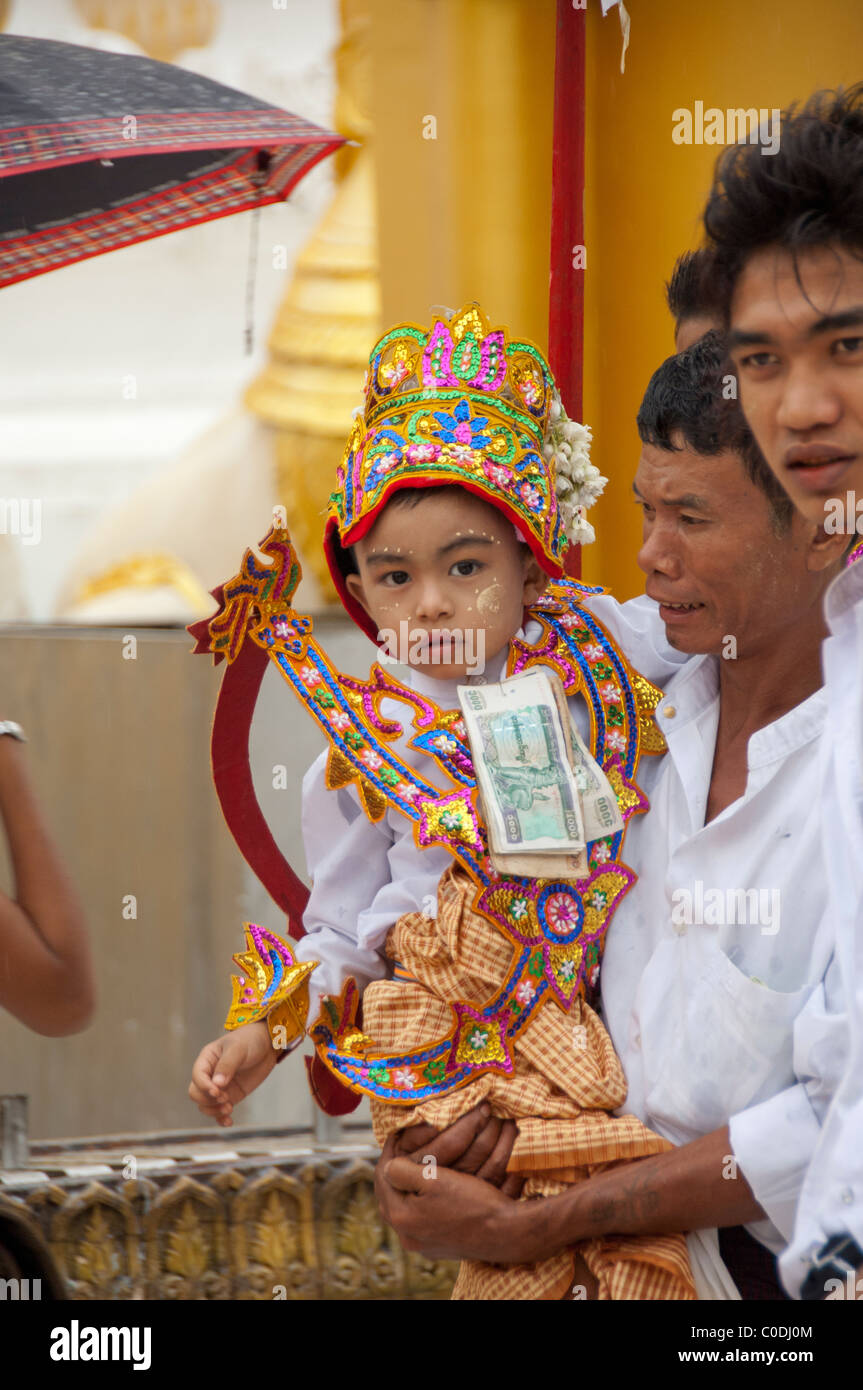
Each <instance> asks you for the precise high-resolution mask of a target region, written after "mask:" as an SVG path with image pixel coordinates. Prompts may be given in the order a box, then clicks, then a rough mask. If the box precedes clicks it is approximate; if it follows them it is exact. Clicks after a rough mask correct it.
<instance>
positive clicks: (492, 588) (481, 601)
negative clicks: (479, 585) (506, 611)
mask: <svg viewBox="0 0 863 1390" xmlns="http://www.w3.org/2000/svg"><path fill="white" fill-rule="evenodd" d="M502 596H503V589H502V588H501V586H500V585H499V584H498V583H497V582H496V581H495V583H494V584H489V586H488V588H487V589H482V590H480V592H479V593H478V594H477V596H476V606H477V609H478V611H479V612H480V613H483V614H485V613H499V612H500V601H501V597H502Z"/></svg>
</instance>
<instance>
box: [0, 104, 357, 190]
mask: <svg viewBox="0 0 863 1390" xmlns="http://www.w3.org/2000/svg"><path fill="white" fill-rule="evenodd" d="M131 114H134V116H135V120H136V122H137V124H136V127H135V139H134V140H124V139H122V138H118V134H117V131H118V126H119V125H120V124H121V122H122V117H120V116H110V117H107V116H105V117H102V116H99V117H93V118H91V119H89V120H78V121H54V122H50V123H47V124H45V125H29V126H11V127H0V178H2V177H4V176H5V177H8V176H9V175H14V174H26V173H32V172H34V171H35V170H38V169H52V168H56V167H57V166H58V165H62V164H79V163H80V162H81V161H82V160H88V159H97V158H101V159H106V158H112V159H123V158H128V157H130V156H131V157H134V156H135V155H141V154H170V153H175V152H179V151H181V150H196V149H200V150H206V149H220V148H221V149H248V148H249V147H250V146H252V147H254V148H255V149H258V148H267V147H269V146H273V147H278V146H285V145H294V146H297V145H317V144H320V143H321V141H323V142H324V143H330V144H331V143H333V142H335V143H336V144H337V145H342V144H344V142H345V137H344V136H341V135H337V134H335V132H333V131H330V130H324V129H322V128H319V127H318V126H314V125H312V124H311V123H310V122H309V121H306V120H303V119H302V117H300V116H294V115H292V114H291V113H290V112H285V111H280V110H279V109H278V107H271V108H263V109H258V110H250V111H247V110H236V111H225V112H218V111H212V112H210V111H199V112H176V113H172V112H165V113H157V112H152V113H148V112H144V113H142V114H140V113H138V112H137V111H136V112H134V113H131ZM220 127H223V129H221V130H220ZM196 128H197V129H196ZM166 131H167V132H168V136H169V137H170V138H166V136H165V134H164V132H166ZM16 146H18V147H20V148H17V149H16V148H15V147H16ZM40 147H42V148H43V149H44V153H43V154H42V155H40V154H39V149H40Z"/></svg>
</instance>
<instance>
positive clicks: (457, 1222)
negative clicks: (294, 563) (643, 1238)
mask: <svg viewBox="0 0 863 1390" xmlns="http://www.w3.org/2000/svg"><path fill="white" fill-rule="evenodd" d="M726 366H727V364H726V362H725V357H724V349H723V346H722V344H721V342H720V341H719V340H718V338H717V336H716V335H715V334H711V335H708V336H707V337H706V338H705V339H703V340H702V341H700V342H698V343H697V344H696V345H695V346H694V347H692V348H691V349H690V350H689V351H688V352H686V353H684V354H682V355H679V356H676V357H672V358H669V359H668V361H666V362H664V363H663V364H662V366H661V367H660V368H659V369H658V371H657V372H655V373H654V376H653V377H652V379H651V382H650V385H649V386H648V388H647V392H646V394H645V397H644V401H643V403H642V407H641V410H640V412H639V417H638V427H639V433H640V436H641V439H642V442H643V450H642V455H641V459H640V462H639V465H638V471H637V473H636V476H635V482H634V491H635V496H636V501H637V502H638V504H639V506H640V507H641V508H642V511H643V514H644V541H643V546H642V549H641V551H640V554H639V563H640V565H641V567H642V569H643V570H644V571H645V574H646V577H647V582H646V588H647V594H648V596H649V597H650V598H652V599H653V600H655V601H656V603H657V604H658V605H659V616H660V617H661V619H662V621H663V623H664V625H665V631H666V636H667V639H668V641H669V642H670V644H671V645H672V646H673V647H675V648H676V649H677V650H679V651H680V652H684V653H688V654H691V659H690V660H688V661H686V662H685V664H684V665H683V666H682V669H681V670H680V672H679V673H678V674H677V675H675V676H674V677H673V678H672V679H671V681H670V682H669V684H668V685H667V688H666V695H665V698H664V699H663V700H662V701H661V702H660V705H659V709H658V710H657V722H658V724H659V727H660V728H661V730H662V732H663V734H664V736H665V739H666V742H667V744H668V752H667V754H666V755H665V756H664V757H663V758H657V759H647V760H645V763H643V764H642V766H641V767H640V769H639V774H640V776H641V784H642V786H643V789H644V791H645V793H646V795H647V797H648V799H649V801H650V806H651V809H650V812H649V814H648V815H646V816H643V817H641V816H639V817H636V818H634V819H633V821H632V823H631V825H630V827H629V830H628V837H627V863H628V864H630V866H631V867H632V868H633V869H634V870H635V871H636V873H637V874H638V882H637V883H636V884H635V886H634V887H633V889H632V891H631V892H630V893H629V894H628V895H627V897H626V898H625V899H624V901H623V902H622V903H621V904H620V906H619V907H618V910H617V914H616V917H615V920H614V922H613V923H612V925H611V928H610V930H609V933H608V938H607V942H606V947H605V956H604V960H603V965H602V973H601V986H602V1001H603V1014H604V1020H605V1023H606V1026H607V1027H608V1030H609V1032H610V1034H611V1037H612V1040H613V1042H614V1045H615V1050H616V1051H617V1053H618V1055H619V1057H620V1059H621V1061H622V1063H623V1067H624V1072H625V1074H626V1078H627V1083H628V1087H629V1090H628V1095H627V1100H626V1103H625V1105H624V1107H623V1109H624V1111H626V1112H627V1113H632V1114H635V1115H636V1116H638V1117H639V1118H640V1119H641V1120H642V1121H643V1122H644V1123H646V1124H648V1125H649V1126H650V1127H651V1128H652V1129H654V1130H655V1131H657V1132H658V1133H660V1134H662V1135H664V1136H665V1137H666V1138H668V1139H670V1140H671V1141H672V1142H673V1143H674V1144H675V1145H676V1146H677V1147H676V1148H675V1149H673V1150H672V1151H671V1152H669V1153H665V1154H660V1155H657V1156H656V1157H653V1158H649V1159H644V1160H641V1161H639V1162H637V1163H633V1164H629V1165H622V1166H616V1167H614V1168H612V1169H610V1170H609V1171H607V1172H604V1173H601V1174H599V1175H597V1176H594V1177H592V1178H591V1179H590V1180H589V1181H587V1182H584V1183H582V1184H581V1185H580V1186H578V1187H577V1188H573V1189H572V1190H571V1191H570V1192H567V1193H564V1194H562V1195H561V1196H559V1197H553V1198H548V1199H544V1200H538V1201H531V1202H529V1203H519V1202H515V1201H512V1200H511V1199H510V1198H509V1197H506V1196H504V1195H503V1194H502V1193H499V1192H497V1191H496V1190H495V1188H494V1187H492V1186H490V1185H489V1184H488V1183H481V1182H477V1181H476V1179H475V1178H472V1177H469V1176H466V1175H464V1174H463V1173H457V1172H452V1171H451V1170H448V1169H447V1168H446V1167H445V1165H447V1164H452V1163H453V1162H454V1161H455V1160H456V1159H457V1158H458V1157H459V1156H460V1155H461V1153H462V1148H463V1147H465V1146H466V1145H467V1144H468V1143H469V1142H470V1139H471V1134H470V1133H467V1130H469V1129H470V1125H471V1124H472V1123H478V1122H476V1121H473V1120H472V1119H471V1117H469V1116H465V1117H464V1118H463V1120H462V1121H459V1122H458V1125H457V1126H453V1128H452V1130H451V1131H445V1132H444V1134H443V1135H441V1136H440V1137H439V1138H438V1139H434V1138H433V1137H432V1136H430V1135H429V1134H427V1133H425V1132H423V1133H421V1134H417V1135H414V1136H413V1137H411V1133H410V1131H408V1132H407V1144H408V1147H410V1146H412V1145H413V1144H418V1145H419V1147H418V1148H417V1150H416V1153H417V1155H419V1156H427V1155H429V1154H434V1155H435V1157H436V1158H437V1161H438V1169H437V1181H435V1182H433V1183H429V1182H424V1181H423V1179H422V1169H421V1168H420V1167H418V1166H417V1162H416V1161H415V1162H411V1161H410V1160H409V1159H407V1158H404V1157H402V1158H398V1157H392V1155H393V1154H394V1153H395V1152H396V1150H395V1145H394V1144H391V1145H389V1146H388V1148H387V1149H386V1150H385V1151H384V1159H383V1160H382V1162H381V1164H380V1165H379V1173H378V1180H377V1188H378V1194H379V1200H380V1202H381V1208H382V1211H383V1213H384V1215H385V1217H386V1219H387V1220H389V1221H390V1222H391V1224H393V1225H394V1226H395V1227H396V1229H397V1231H398V1232H399V1234H400V1236H401V1237H402V1239H403V1240H404V1241H405V1242H406V1243H407V1246H408V1248H409V1249H421V1250H423V1251H424V1252H425V1253H426V1254H429V1255H434V1256H437V1257H442V1256H462V1257H468V1258H481V1259H487V1260H489V1261H492V1262H496V1263H531V1262H533V1261H534V1260H537V1259H541V1258H545V1257H546V1256H547V1255H549V1254H552V1253H554V1252H556V1251H558V1250H561V1249H564V1248H566V1247H568V1246H572V1245H576V1244H577V1243H578V1242H579V1241H581V1240H584V1239H587V1238H590V1237H591V1236H595V1235H606V1234H610V1233H616V1234H618V1235H621V1236H625V1235H627V1234H637V1233H639V1232H646V1231H651V1232H653V1233H656V1234H661V1233H665V1232H669V1233H670V1232H673V1231H677V1230H688V1231H692V1232H695V1233H696V1235H694V1236H693V1237H691V1238H690V1257H691V1261H692V1266H693V1271H694V1273H695V1276H696V1282H697V1284H698V1287H699V1294H700V1296H701V1297H712V1298H723V1297H724V1298H736V1297H742V1298H745V1299H751V1298H781V1297H783V1294H782V1291H781V1289H780V1287H779V1285H778V1281H777V1278H776V1272H775V1256H776V1254H777V1253H778V1252H779V1251H781V1250H782V1249H783V1248H784V1246H785V1244H786V1242H787V1240H788V1239H789V1237H790V1235H791V1231H792V1226H793V1220H794V1213H795V1209H796V1205H797V1199H798V1196H799V1190H800V1184H801V1182H802V1179H803V1175H804V1173H805V1171H806V1168H807V1166H808V1164H809V1161H810V1159H811V1156H812V1153H813V1151H814V1148H815V1145H816V1142H817V1138H818V1133H819V1123H820V1119H821V1116H822V1115H823V1112H824V1110H825V1109H826V1106H827V1103H828V1101H829V1096H830V1089H831V1086H832V1085H833V1084H834V1080H835V1075H836V1074H837V1073H838V1071H839V1069H840V1065H841V1048H842V1046H843V1043H844V1029H843V1026H842V1019H841V1016H840V1014H839V1010H838V994H837V989H836V988H835V985H834V980H833V977H832V975H831V974H830V964H831V959H832V953H833V936H832V924H831V921H830V919H829V916H827V915H825V913H824V903H823V887H822V883H823V868H822V845H821V835H820V820H819V815H818V806H817V800H818V796H817V793H818V781H819V763H820V746H821V740H822V737H823V731H824V719H825V710H824V697H823V692H822V691H821V690H820V689H819V687H820V683H821V674H820V667H819V646H820V643H821V640H822V638H823V636H824V633H825V626H824V619H823V616H822V601H823V595H824V593H825V591H826V589H827V587H828V585H829V584H830V582H831V581H832V579H833V577H834V576H835V575H836V574H837V573H838V572H839V569H840V568H841V565H842V559H843V550H844V537H841V536H830V535H827V534H825V532H824V531H823V529H822V528H820V527H819V526H817V525H816V524H814V523H811V522H807V521H806V520H805V519H804V518H803V517H801V516H800V515H799V513H797V512H795V511H794V509H793V508H792V507H791V506H790V504H789V502H788V499H787V497H786V496H785V494H784V493H783V491H782V489H781V488H779V487H778V486H777V485H776V483H775V480H774V479H773V476H772V474H771V473H770V471H769V470H768V469H766V466H765V464H764V461H763V460H762V459H761V456H760V454H759V452H758V450H757V448H756V447H755V446H754V442H753V440H752V437H751V434H750V432H749V431H748V429H747V427H746V424H745V421H744V420H743V418H742V416H741V414H740V410H739V406H738V404H737V402H736V401H735V400H734V399H733V398H732V399H725V397H724V395H723V390H722V383H723V378H724V376H725V375H726ZM753 559H754V562H755V563H756V564H757V568H758V574H757V582H755V583H753V574H752V565H753ZM641 602H643V600H642V601H641ZM624 611H625V610H624ZM510 1143H511V1140H510ZM505 1149H506V1146H505V1144H503V1147H502V1151H501V1152H498V1153H496V1154H495V1155H492V1156H491V1158H490V1159H488V1156H486V1158H487V1159H488V1163H489V1164H491V1167H492V1168H493V1167H494V1166H495V1163H496V1165H497V1167H498V1169H500V1167H501V1160H502V1161H503V1165H504V1167H505V1163H506V1157H507V1154H506V1152H505ZM389 1159H392V1161H390V1162H389V1163H387V1160H389ZM481 1171H484V1175H486V1176H488V1175H489V1167H488V1165H486V1167H485V1168H484V1169H483V1170H481ZM501 1171H502V1169H501ZM716 1228H720V1230H719V1236H718V1241H717V1236H716ZM720 1256H721V1258H720ZM729 1274H730V1276H731V1277H730V1278H729Z"/></svg>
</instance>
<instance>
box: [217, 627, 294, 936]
mask: <svg viewBox="0 0 863 1390" xmlns="http://www.w3.org/2000/svg"><path fill="white" fill-rule="evenodd" d="M268 664H269V657H268V655H267V652H266V651H265V650H264V648H263V647H259V646H257V645H256V644H255V643H254V642H252V641H246V642H244V643H243V646H242V649H241V651H240V653H239V655H238V656H237V658H236V660H235V661H233V662H232V663H231V665H230V666H226V668H225V672H224V674H223V676H222V684H221V688H220V690H219V698H218V701H217V702H216V712H215V715H214V718H213V736H212V741H211V758H212V768H213V781H214V782H215V785H216V793H217V795H218V798H219V802H220V804H221V807H222V814H223V815H224V817H225V823H226V825H227V827H228V829H229V830H230V832H231V834H232V835H233V837H234V839H235V840H236V842H237V846H238V848H239V850H240V853H241V854H242V856H243V858H244V859H245V860H246V863H247V864H248V865H249V867H250V868H251V869H252V871H253V872H254V873H255V874H256V875H257V877H258V878H259V879H260V881H261V883H262V884H263V885H264V887H265V888H266V890H267V892H268V893H269V895H270V897H271V898H272V899H273V901H274V902H275V903H277V904H278V906H279V907H280V908H281V909H282V911H283V912H285V913H286V914H287V917H288V931H289V932H290V934H291V936H292V937H293V938H294V940H295V941H298V940H299V939H300V937H302V936H303V935H304V934H305V933H304V931H303V913H304V911H305V908H306V903H307V902H308V900H309V890H308V888H307V887H306V885H305V884H304V883H303V882H302V880H301V879H299V878H298V877H297V875H296V874H295V873H294V871H293V869H292V868H291V866H290V864H289V863H288V861H287V860H286V859H285V856H284V855H283V854H282V851H281V850H280V849H279V847H278V845H277V844H276V842H275V840H274V839H273V836H272V833H271V831H270V827H269V826H268V824H267V821H266V819H265V817H264V813H263V811H262V810H261V808H260V805H259V804H258V798H257V794H256V792H255V784H254V781H253V779H252V769H251V767H250V766H249V730H250V728H251V724H252V718H253V716H254V713H255V704H256V702H257V699H258V692H259V690H260V688H261V681H262V680H263V678H264V673H265V671H266V669H267V666H268Z"/></svg>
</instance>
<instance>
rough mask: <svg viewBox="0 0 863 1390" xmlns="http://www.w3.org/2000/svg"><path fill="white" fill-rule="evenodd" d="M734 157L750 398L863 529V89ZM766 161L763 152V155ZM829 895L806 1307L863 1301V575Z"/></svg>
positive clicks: (731, 249)
mask: <svg viewBox="0 0 863 1390" xmlns="http://www.w3.org/2000/svg"><path fill="white" fill-rule="evenodd" d="M753 151H754V147H752V149H751V150H750V149H747V148H745V147H744V146H742V145H738V146H732V147H730V148H729V149H728V150H726V151H725V152H724V153H723V154H722V155H721V156H720V159H719V161H718V163H717V169H716V175H715V180H714V185H713V188H712V190H711V193H710V196H709V198H708V202H707V206H706V208H705V213H704V223H705V228H706V231H707V235H708V239H709V254H710V255H711V256H712V265H713V271H712V274H713V275H715V277H716V281H717V284H718V285H720V286H721V289H722V306H723V314H724V320H725V322H726V323H727V326H728V329H729V343H730V347H731V351H732V355H733V360H734V364H735V368H736V371H737V375H738V377H739V384H740V398H741V403H742V406H743V409H744V411H745V413H746V416H747V419H748V421H749V424H750V426H751V427H752V431H753V433H754V435H755V437H756V439H757V441H758V443H759V445H760V447H761V449H762V451H763V454H764V457H765V459H766V461H767V463H768V464H769V466H770V468H771V469H772V470H773V472H774V474H775V475H776V477H777V478H778V480H779V482H780V483H781V484H782V486H783V487H784V488H785V489H786V490H787V492H788V495H789V497H790V498H791V500H792V502H793V503H794V505H795V507H797V508H798V511H799V514H800V515H801V516H802V517H805V518H806V519H807V520H808V521H809V522H810V523H814V524H819V525H823V526H825V528H826V530H827V531H837V530H841V529H844V530H845V532H846V539H848V540H849V541H851V540H853V539H855V538H856V537H857V528H858V526H859V527H860V529H861V530H863V524H861V521H863V84H858V85H857V86H855V87H852V88H851V89H850V90H847V91H839V92H818V93H816V94H815V95H814V96H813V97H812V98H811V99H810V100H809V101H808V102H807V103H806V104H805V106H803V107H802V109H800V110H797V109H795V108H793V107H792V108H789V110H788V111H786V112H784V113H783V117H782V123H781V128H780V147H779V150H778V152H777V153H776V155H775V156H774V157H772V158H771V159H760V158H758V157H753ZM756 153H757V152H756ZM825 613H826V619H827V623H828V625H829V632H830V636H829V638H828V640H827V641H826V642H825V644H824V652H823V658H824V674H825V689H826V692H827V698H828V705H829V720H828V728H829V747H828V749H827V750H826V755H825V768H824V780H823V786H822V800H821V815H822V821H823V827H824V838H825V844H824V855H825V859H826V864H827V876H826V880H825V884H826V887H825V897H826V898H827V899H828V908H829V911H830V912H831V915H832V916H833V919H834V921H835V923H836V938H837V947H836V950H837V959H838V962H839V965H840V968H841V973H842V980H843V986H844V999H845V1003H846V1007H847V1009H848V1013H849V1017H850V1020H851V1046H850V1053H849V1061H848V1067H847V1070H846V1073H845V1076H844V1078H843V1080H842V1083H841V1085H840V1086H839V1088H838V1090H837V1093H836V1096H835V1100H834V1102H833V1105H832V1106H831V1108H830V1112H829V1114H828V1117H827V1119H826V1121H825V1124H824V1129H823V1134H822V1137H821V1142H820V1144H819V1146H818V1151H817V1153H816V1156H815V1159H814V1161H813V1164H812V1168H811V1170H810V1173H809V1175H808V1177H807V1179H806V1183H805V1186H804V1189H803V1194H802V1197H801V1201H800V1210H799V1214H798V1222H797V1229H796V1232H795V1238H794V1242H793V1244H792V1247H791V1248H790V1250H789V1251H788V1253H787V1255H786V1256H785V1258H784V1260H783V1264H782V1271H783V1278H784V1280H785V1282H786V1285H787V1287H788V1288H789V1289H790V1290H791V1292H792V1293H794V1294H797V1293H802V1296H803V1297H805V1298H823V1297H825V1294H826V1295H828V1296H830V1295H832V1296H842V1291H843V1290H844V1291H845V1295H844V1296H846V1297H849V1296H850V1297H860V1296H861V1295H863V1283H861V1282H860V1281H861V1280H863V563H861V562H860V561H857V562H856V563H853V564H851V565H849V566H848V567H847V569H846V570H845V571H844V573H842V574H841V575H840V576H839V577H838V578H837V579H836V580H835V582H834V583H833V585H832V586H831V588H830V590H829V592H828V594H827V596H826V601H825Z"/></svg>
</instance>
